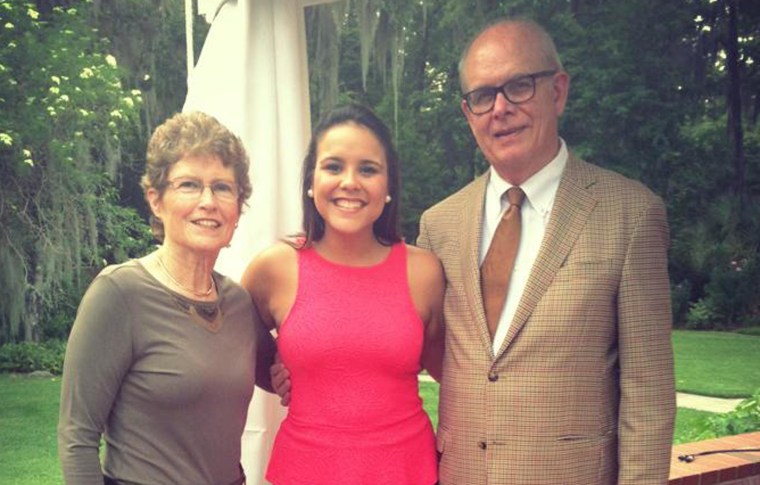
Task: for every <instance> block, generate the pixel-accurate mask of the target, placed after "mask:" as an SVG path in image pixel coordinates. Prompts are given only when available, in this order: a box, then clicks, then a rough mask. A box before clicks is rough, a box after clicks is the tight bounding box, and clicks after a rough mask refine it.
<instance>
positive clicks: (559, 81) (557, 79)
mask: <svg viewBox="0 0 760 485" xmlns="http://www.w3.org/2000/svg"><path fill="white" fill-rule="evenodd" d="M552 89H553V96H554V109H555V110H556V111H557V116H560V115H561V114H562V113H563V112H564V111H565V104H566V103H567V96H568V93H569V92H570V75H569V74H568V73H566V72H565V71H560V72H558V73H557V74H556V75H555V76H554V82H553V85H552Z"/></svg>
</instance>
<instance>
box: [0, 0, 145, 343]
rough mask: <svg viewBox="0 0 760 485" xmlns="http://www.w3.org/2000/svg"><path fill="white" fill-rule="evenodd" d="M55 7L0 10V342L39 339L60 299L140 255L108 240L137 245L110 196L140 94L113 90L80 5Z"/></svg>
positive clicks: (130, 217) (100, 46)
mask: <svg viewBox="0 0 760 485" xmlns="http://www.w3.org/2000/svg"><path fill="white" fill-rule="evenodd" d="M66 3H67V5H68V6H67V7H66V8H62V7H53V8H52V9H50V11H45V12H43V13H40V12H38V11H37V10H36V8H35V6H34V5H33V4H31V3H26V2H16V1H7V0H5V1H0V110H2V112H3V117H2V118H0V157H1V158H2V164H1V165H0V261H3V262H6V263H7V266H4V268H3V272H2V273H1V274H0V280H1V281H0V283H1V284H2V287H3V288H4V291H3V292H2V293H0V343H2V342H12V341H16V340H31V339H36V338H39V337H40V318H41V317H43V316H44V315H46V314H50V313H51V312H54V311H55V310H54V307H55V305H56V304H57V303H58V300H59V299H60V297H59V295H60V294H61V292H73V293H77V292H81V291H82V289H83V288H84V287H85V286H86V285H87V284H88V283H89V280H90V278H91V273H92V269H93V268H98V267H101V266H102V265H103V264H105V263H106V262H115V261H116V260H118V259H120V258H123V257H124V256H125V255H126V254H128V253H129V252H130V251H133V250H135V249H137V247H139V246H141V243H134V242H131V241H128V240H126V241H125V245H122V243H120V242H119V241H116V240H114V239H111V238H113V237H122V236H123V235H124V234H123V233H124V231H128V232H130V233H131V234H133V235H135V236H137V238H141V237H142V236H140V234H141V233H142V232H143V231H142V230H141V228H140V224H138V225H137V226H134V222H135V217H134V211H133V210H132V209H123V208H120V207H118V202H119V201H118V200H117V198H116V196H115V194H116V193H115V192H114V191H113V188H114V187H115V186H116V181H117V175H118V174H119V165H120V164H121V160H122V154H121V139H122V137H124V136H129V135H128V133H130V132H131V131H134V130H135V129H136V128H137V127H138V126H139V106H140V104H141V102H142V95H141V93H140V91H138V90H126V89H124V88H123V87H122V83H121V80H120V79H121V74H122V72H121V71H120V69H119V67H118V65H117V60H116V58H115V57H114V56H113V55H110V54H109V53H108V43H107V42H105V41H102V40H100V38H99V37H98V35H97V31H94V30H93V29H92V27H90V25H89V23H88V22H89V17H88V12H89V9H90V8H91V3H90V2H88V1H73V2H66ZM143 225H144V224H143ZM108 245H110V246H111V247H110V248H109V247H108ZM111 258H113V259H111ZM5 268H8V271H6V270H5Z"/></svg>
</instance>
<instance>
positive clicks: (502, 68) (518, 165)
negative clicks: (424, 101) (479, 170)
mask: <svg viewBox="0 0 760 485" xmlns="http://www.w3.org/2000/svg"><path fill="white" fill-rule="evenodd" d="M539 45H540V44H539V39H538V37H537V35H536V34H535V33H533V32H532V31H530V30H529V29H528V28H526V27H524V26H522V25H519V24H508V25H498V26H495V27H493V28H491V29H490V30H487V31H486V32H484V33H482V34H481V35H480V37H479V38H478V39H477V40H476V41H475V43H474V44H473V45H472V47H471V48H470V51H469V53H468V55H467V58H466V60H465V63H464V66H463V67H464V69H463V77H464V79H463V81H464V83H463V84H464V85H465V86H466V91H472V90H474V89H478V88H482V87H498V86H501V85H503V84H505V83H506V82H509V81H511V80H513V79H516V78H519V77H520V76H525V75H528V74H533V73H536V72H540V71H546V70H551V69H552V68H553V66H551V65H547V61H546V59H545V56H544V55H543V54H542V52H541V49H540V47H539ZM568 87H569V78H568V76H567V74H566V73H565V72H564V71H559V72H558V73H557V74H554V75H550V76H543V77H538V78H536V89H535V95H534V96H533V98H531V99H530V100H529V101H525V102H523V103H521V104H513V103H511V102H509V101H507V99H506V98H505V97H504V95H503V94H502V93H499V94H497V96H496V100H495V102H494V107H493V109H492V110H491V111H489V112H487V113H485V114H481V115H475V114H472V113H471V112H470V110H469V109H468V108H467V105H466V103H465V102H464V101H462V111H463V112H464V115H465V117H466V118H467V122H468V123H469V125H470V129H471V130H472V133H473V135H474V136H475V140H476V141H477V143H478V146H479V147H480V149H481V151H482V152H483V154H484V155H485V157H486V159H487V160H488V162H489V163H490V164H491V165H492V166H493V167H494V168H495V169H496V171H497V172H498V173H499V175H501V177H502V178H504V179H505V180H507V181H508V182H510V183H512V184H514V185H518V184H521V183H522V182H524V181H525V180H527V179H528V178H530V176H531V175H533V174H535V173H536V172H538V171H539V170H540V169H541V168H543V167H544V166H545V165H546V164H547V163H549V162H550V161H551V160H552V159H553V158H554V157H555V156H556V154H557V151H558V149H559V134H558V131H557V130H558V129H557V124H558V121H559V116H560V115H561V114H562V111H563V110H564V108H565V101H566V100H567V92H568Z"/></svg>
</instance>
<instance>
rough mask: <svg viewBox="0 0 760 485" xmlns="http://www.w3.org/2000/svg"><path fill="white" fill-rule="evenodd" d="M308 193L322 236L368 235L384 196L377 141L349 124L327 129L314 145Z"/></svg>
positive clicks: (382, 155) (385, 168)
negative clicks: (320, 220) (321, 222)
mask: <svg viewBox="0 0 760 485" xmlns="http://www.w3.org/2000/svg"><path fill="white" fill-rule="evenodd" d="M312 190H313V192H314V204H315V206H316V208H317V211H318V212H319V215H320V216H322V218H323V219H324V221H325V235H327V234H328V233H330V232H338V233H346V234H356V233H359V232H362V231H369V232H370V233H372V230H373V224H374V223H375V221H376V220H377V219H378V218H379V217H380V215H381V214H382V213H383V209H384V207H385V204H386V196H387V195H388V164H387V161H386V156H385V149H384V148H383V145H382V144H381V143H380V140H378V139H377V137H376V136H375V134H374V133H373V132H372V131H371V130H369V129H368V128H366V127H364V126H361V125H358V124H356V123H351V122H349V123H345V124H341V125H336V126H334V127H332V128H330V129H329V130H327V131H326V132H325V133H324V134H323V135H322V138H321V139H320V140H319V142H318V143H317V156H316V163H315V167H314V181H313V183H312Z"/></svg>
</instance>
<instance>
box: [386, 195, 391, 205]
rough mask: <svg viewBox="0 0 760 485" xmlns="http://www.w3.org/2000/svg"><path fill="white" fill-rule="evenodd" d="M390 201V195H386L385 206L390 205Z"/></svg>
mask: <svg viewBox="0 0 760 485" xmlns="http://www.w3.org/2000/svg"><path fill="white" fill-rule="evenodd" d="M391 200H392V199H391V196H390V195H386V196H385V203H386V204H390V203H391Z"/></svg>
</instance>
